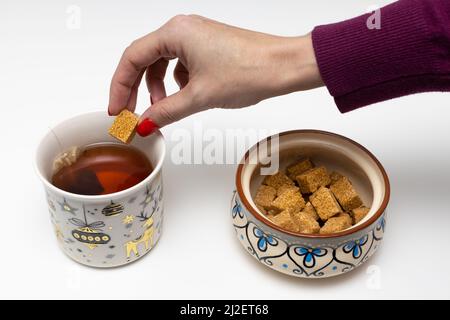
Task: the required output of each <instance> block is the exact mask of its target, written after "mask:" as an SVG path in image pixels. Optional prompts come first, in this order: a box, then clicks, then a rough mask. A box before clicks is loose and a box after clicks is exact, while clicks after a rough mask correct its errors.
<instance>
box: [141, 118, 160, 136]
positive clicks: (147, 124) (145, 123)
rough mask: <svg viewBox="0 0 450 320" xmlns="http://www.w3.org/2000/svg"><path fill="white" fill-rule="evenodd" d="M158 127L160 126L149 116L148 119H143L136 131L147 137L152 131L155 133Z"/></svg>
mask: <svg viewBox="0 0 450 320" xmlns="http://www.w3.org/2000/svg"><path fill="white" fill-rule="evenodd" d="M158 128H159V127H158V126H157V125H156V124H155V123H154V122H153V121H152V120H150V119H148V118H147V119H144V120H142V122H141V123H140V124H139V125H138V126H137V128H136V132H137V133H138V134H139V135H140V136H141V137H146V136H148V135H150V134H151V133H153V132H154V131H155V130H156V129H158Z"/></svg>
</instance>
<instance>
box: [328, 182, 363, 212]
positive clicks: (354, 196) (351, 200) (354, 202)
mask: <svg viewBox="0 0 450 320" xmlns="http://www.w3.org/2000/svg"><path fill="white" fill-rule="evenodd" d="M330 190H331V192H333V194H334V196H335V197H336V199H337V200H338V201H339V203H340V204H341V206H342V208H344V210H345V211H351V210H353V209H356V208H358V207H360V206H362V204H363V202H362V200H361V198H360V197H359V195H358V193H356V190H355V189H354V188H353V186H352V183H351V182H350V180H348V179H347V178H346V177H342V178H341V179H339V180H338V181H336V182H335V183H333V184H332V185H331V187H330Z"/></svg>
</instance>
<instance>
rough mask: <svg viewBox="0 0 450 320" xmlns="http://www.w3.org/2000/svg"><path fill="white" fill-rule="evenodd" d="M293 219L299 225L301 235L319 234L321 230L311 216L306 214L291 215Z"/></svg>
mask: <svg viewBox="0 0 450 320" xmlns="http://www.w3.org/2000/svg"><path fill="white" fill-rule="evenodd" d="M291 216H292V219H293V220H294V222H295V223H296V224H297V230H298V232H300V233H318V232H319V230H320V225H319V223H318V222H317V221H316V220H314V219H313V218H312V217H311V216H310V215H308V214H306V213H304V212H295V213H292V214H291Z"/></svg>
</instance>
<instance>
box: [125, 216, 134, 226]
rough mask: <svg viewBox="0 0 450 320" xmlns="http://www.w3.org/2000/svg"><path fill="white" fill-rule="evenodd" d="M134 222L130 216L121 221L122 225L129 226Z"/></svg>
mask: <svg viewBox="0 0 450 320" xmlns="http://www.w3.org/2000/svg"><path fill="white" fill-rule="evenodd" d="M133 221H134V217H133V216H131V215H128V216H126V217H125V218H123V219H122V223H123V224H130V223H132V222H133Z"/></svg>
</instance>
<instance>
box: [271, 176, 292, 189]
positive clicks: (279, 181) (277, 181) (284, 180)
mask: <svg viewBox="0 0 450 320" xmlns="http://www.w3.org/2000/svg"><path fill="white" fill-rule="evenodd" d="M263 184H265V185H268V186H270V187H272V188H275V189H278V188H279V187H281V186H283V185H291V186H293V185H294V181H292V180H291V179H289V177H288V176H287V175H285V174H284V173H283V172H278V173H276V174H274V175H271V176H267V177H265V178H264V181H263Z"/></svg>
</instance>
